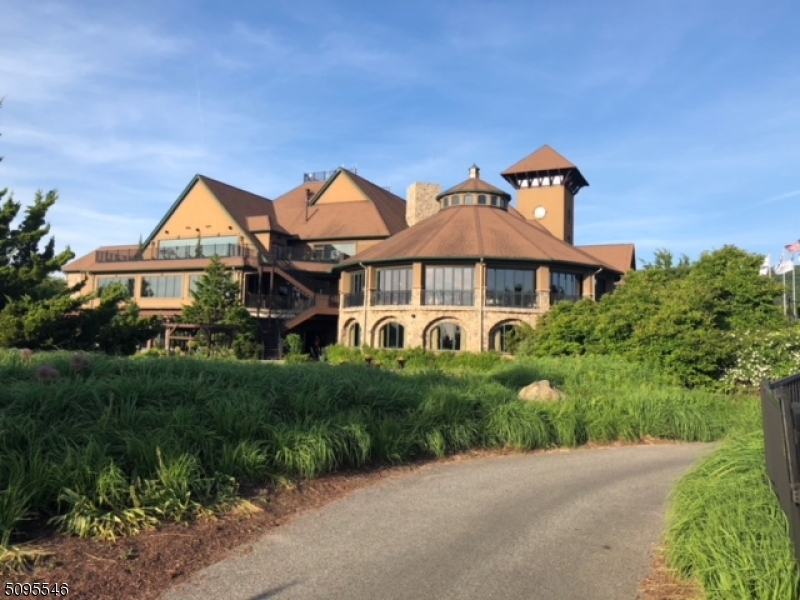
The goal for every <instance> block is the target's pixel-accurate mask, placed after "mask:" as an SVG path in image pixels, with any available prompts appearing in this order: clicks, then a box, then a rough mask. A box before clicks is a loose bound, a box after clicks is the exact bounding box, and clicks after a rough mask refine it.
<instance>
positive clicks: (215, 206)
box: [151, 181, 245, 251]
mask: <svg viewBox="0 0 800 600" xmlns="http://www.w3.org/2000/svg"><path fill="white" fill-rule="evenodd" d="M198 229H199V230H200V232H199V233H200V235H201V236H202V237H203V238H210V237H217V236H229V235H235V236H237V237H241V236H244V235H245V232H244V231H242V230H241V228H240V227H239V226H238V225H237V224H236V222H235V221H234V220H233V219H232V218H231V216H230V215H229V214H228V213H227V211H226V210H225V209H224V208H223V207H222V205H221V204H220V203H219V202H218V201H217V199H216V198H215V197H214V195H213V194H212V193H211V192H210V191H209V189H208V188H207V187H206V186H205V184H204V183H203V182H201V181H198V182H196V183H195V185H194V186H193V187H192V189H191V190H189V192H188V193H187V194H186V196H185V197H184V199H183V202H181V203H180V205H178V207H177V208H176V209H175V212H174V213H172V215H171V216H170V218H169V220H168V221H167V222H166V223H165V224H164V226H163V227H162V228H161V229H159V230H158V231H157V232H156V235H155V237H154V238H153V240H154V241H155V242H159V241H161V240H177V239H181V240H185V239H192V240H194V239H197V235H198V231H197V230H198ZM152 250H153V245H151V251H152Z"/></svg>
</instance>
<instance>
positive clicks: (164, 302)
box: [68, 270, 245, 310]
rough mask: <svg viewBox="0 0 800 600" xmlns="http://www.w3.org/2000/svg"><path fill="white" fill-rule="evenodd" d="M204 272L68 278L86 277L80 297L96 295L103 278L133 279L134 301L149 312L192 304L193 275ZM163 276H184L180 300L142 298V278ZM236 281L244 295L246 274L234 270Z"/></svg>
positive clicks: (94, 301)
mask: <svg viewBox="0 0 800 600" xmlns="http://www.w3.org/2000/svg"><path fill="white" fill-rule="evenodd" d="M202 274H203V271H186V272H182V273H177V272H174V271H173V272H155V273H146V274H145V273H102V274H93V273H87V274H85V275H83V274H78V273H75V274H70V275H69V276H68V277H71V278H73V280H76V281H80V280H81V279H82V278H83V277H84V276H85V277H86V285H84V287H83V289H82V290H81V291H80V292H79V293H78V295H84V294H94V293H95V292H97V290H98V286H99V285H100V279H101V278H103V277H115V278H116V277H118V278H126V279H127V278H133V300H134V301H135V302H136V303H137V304H138V305H139V307H140V308H146V309H148V310H154V309H165V310H172V309H175V308H181V307H182V306H183V305H184V304H190V303H191V302H192V296H191V293H190V292H189V286H190V285H191V278H192V275H202ZM162 275H182V276H183V286H182V296H181V297H180V298H153V297H150V296H147V297H143V296H142V278H143V277H159V276H162ZM233 277H234V280H235V281H236V282H237V283H238V284H239V286H240V290H241V291H242V293H244V287H243V286H244V283H245V280H244V273H243V272H242V271H241V270H234V271H233ZM98 303H99V301H98V300H96V299H95V300H92V301H90V302H89V304H88V306H90V307H92V306H97V304H98Z"/></svg>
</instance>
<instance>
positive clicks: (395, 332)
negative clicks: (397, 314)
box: [379, 323, 406, 348]
mask: <svg viewBox="0 0 800 600" xmlns="http://www.w3.org/2000/svg"><path fill="white" fill-rule="evenodd" d="M405 333H406V331H405V328H404V327H403V326H402V325H400V323H387V324H386V325H384V326H383V327H381V330H380V340H379V345H380V347H381V348H403V347H404V346H405V339H404V338H405Z"/></svg>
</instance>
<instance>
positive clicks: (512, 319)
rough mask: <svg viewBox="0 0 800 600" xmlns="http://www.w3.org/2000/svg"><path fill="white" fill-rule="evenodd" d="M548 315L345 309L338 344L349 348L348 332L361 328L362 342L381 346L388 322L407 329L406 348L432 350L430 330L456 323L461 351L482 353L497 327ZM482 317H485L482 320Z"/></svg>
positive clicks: (445, 309)
mask: <svg viewBox="0 0 800 600" xmlns="http://www.w3.org/2000/svg"><path fill="white" fill-rule="evenodd" d="M543 312H545V311H544V310H542V309H539V308H534V309H529V308H516V309H515V308H494V307H492V308H485V309H484V310H483V315H481V310H480V308H479V307H478V306H470V307H461V306H413V305H407V306H371V307H368V308H367V309H366V311H365V310H364V307H363V306H362V307H354V308H345V309H342V310H341V312H340V316H339V337H338V340H339V343H340V344H343V345H348V340H349V329H350V327H351V326H352V325H353V324H354V323H358V324H359V325H360V327H361V343H362V344H367V345H369V346H373V347H377V346H379V339H380V338H379V336H380V329H381V327H383V326H384V325H386V324H387V323H399V324H400V325H402V326H403V327H404V329H405V347H406V348H420V347H421V348H430V339H431V338H430V335H431V329H432V328H433V327H435V326H436V325H437V324H439V323H455V324H457V325H459V326H460V327H461V330H462V336H463V337H462V350H466V351H469V352H480V351H481V350H489V349H490V348H491V345H490V338H491V334H492V332H493V331H494V330H495V328H496V327H498V326H500V325H503V324H506V323H509V324H512V325H517V324H519V323H528V324H529V325H531V326H532V327H535V326H536V320H537V319H538V318H539V315H541V314H542V313H543ZM481 317H482V318H481Z"/></svg>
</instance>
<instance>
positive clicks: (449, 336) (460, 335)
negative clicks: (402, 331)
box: [428, 323, 466, 350]
mask: <svg viewBox="0 0 800 600" xmlns="http://www.w3.org/2000/svg"><path fill="white" fill-rule="evenodd" d="M428 344H429V346H430V349H431V350H463V349H464V346H465V345H466V341H465V339H464V330H463V329H461V327H459V326H458V325H456V324H455V323H441V324H439V325H436V326H435V327H433V328H431V332H430V339H429V341H428Z"/></svg>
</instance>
